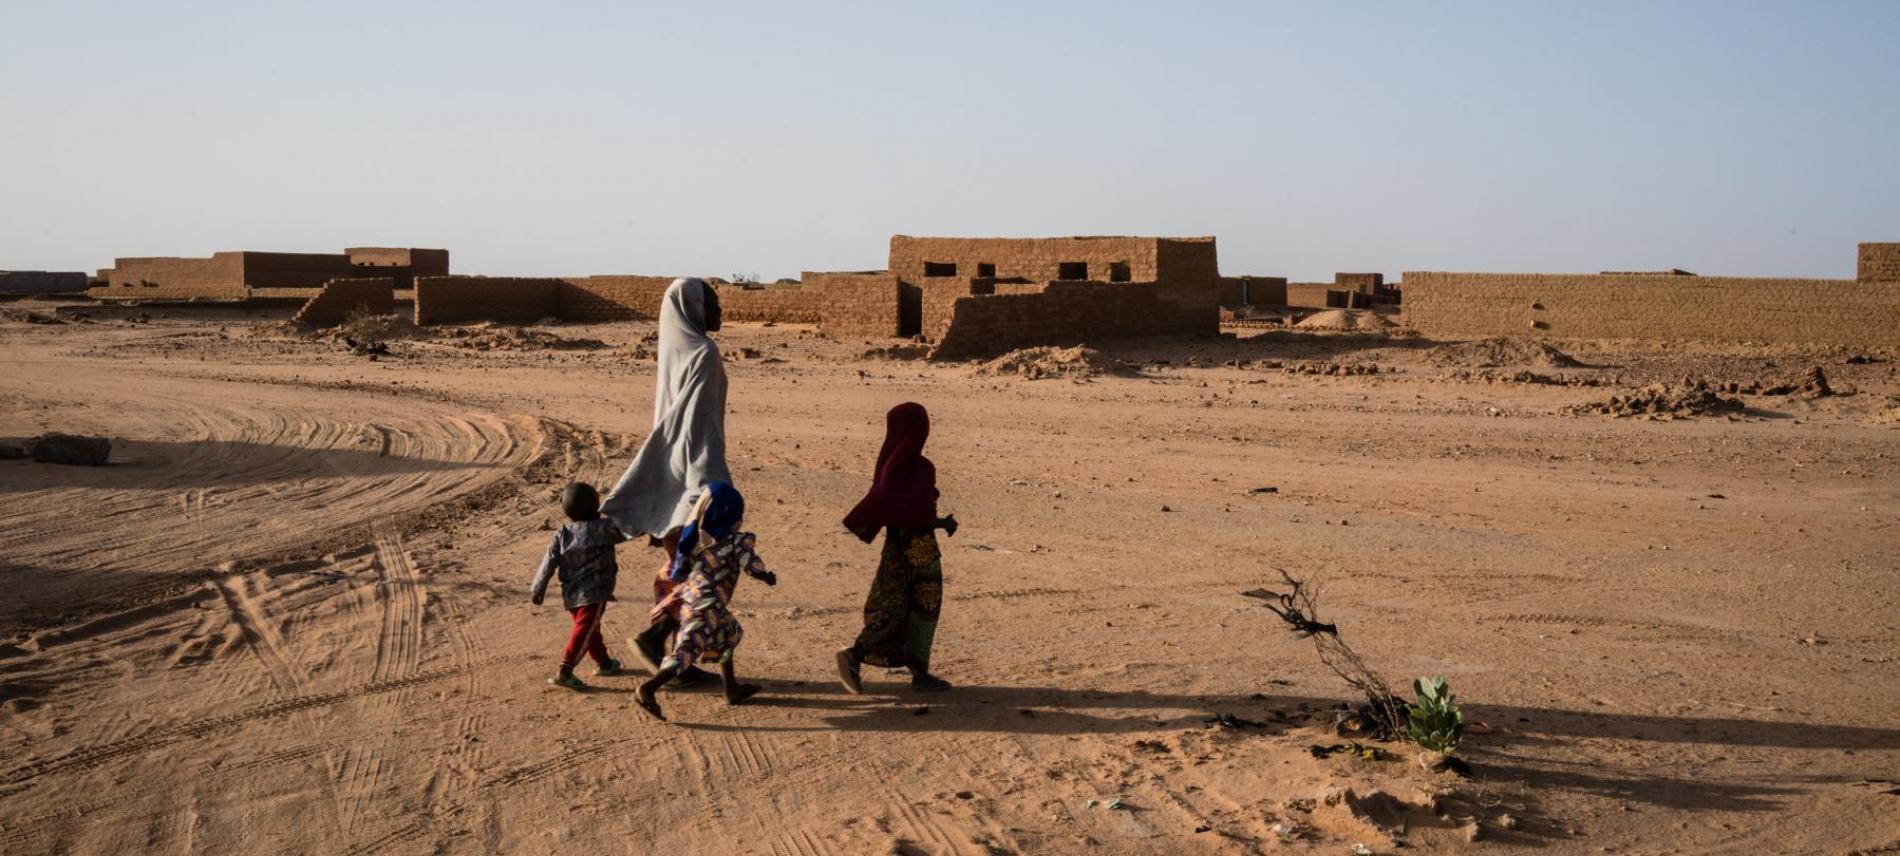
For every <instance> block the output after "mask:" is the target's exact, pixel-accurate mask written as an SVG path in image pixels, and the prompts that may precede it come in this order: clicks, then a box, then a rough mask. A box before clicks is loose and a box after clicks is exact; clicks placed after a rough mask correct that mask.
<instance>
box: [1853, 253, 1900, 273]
mask: <svg viewBox="0 0 1900 856" xmlns="http://www.w3.org/2000/svg"><path fill="white" fill-rule="evenodd" d="M1854 278H1855V279H1858V280H1860V281H1862V282H1900V244H1861V245H1860V269H1859V273H1857V274H1856V275H1855V277H1854Z"/></svg>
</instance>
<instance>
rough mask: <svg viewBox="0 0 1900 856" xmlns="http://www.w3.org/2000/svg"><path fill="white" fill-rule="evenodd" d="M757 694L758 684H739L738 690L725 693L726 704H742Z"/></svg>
mask: <svg viewBox="0 0 1900 856" xmlns="http://www.w3.org/2000/svg"><path fill="white" fill-rule="evenodd" d="M758 694H759V685H758V684H740V685H739V687H738V689H735V690H733V691H732V692H729V693H726V704H744V703H745V700H746V699H749V698H751V697H753V696H755V695H758Z"/></svg>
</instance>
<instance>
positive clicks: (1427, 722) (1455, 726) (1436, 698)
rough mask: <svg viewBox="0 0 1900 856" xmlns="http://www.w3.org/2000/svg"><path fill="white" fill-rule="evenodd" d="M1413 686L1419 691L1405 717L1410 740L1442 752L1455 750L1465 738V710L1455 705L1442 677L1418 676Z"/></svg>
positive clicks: (1444, 753)
mask: <svg viewBox="0 0 1900 856" xmlns="http://www.w3.org/2000/svg"><path fill="white" fill-rule="evenodd" d="M1412 689H1413V691H1415V692H1417V693H1418V700H1417V701H1415V702H1413V703H1412V709H1411V711H1410V713H1409V715H1408V716H1407V717H1406V726H1407V730H1408V731H1409V732H1410V733H1411V737H1412V742H1413V743H1417V744H1418V745H1419V748H1421V749H1424V750H1426V751H1428V752H1436V753H1439V754H1441V755H1450V754H1451V753H1453V752H1456V751H1458V744H1459V743H1460V742H1462V741H1463V740H1464V738H1465V712H1464V711H1462V710H1459V709H1458V702H1457V701H1455V700H1453V699H1452V696H1451V689H1450V688H1449V687H1447V686H1445V679H1444V678H1442V677H1430V678H1419V679H1418V680H1415V681H1413V682H1412Z"/></svg>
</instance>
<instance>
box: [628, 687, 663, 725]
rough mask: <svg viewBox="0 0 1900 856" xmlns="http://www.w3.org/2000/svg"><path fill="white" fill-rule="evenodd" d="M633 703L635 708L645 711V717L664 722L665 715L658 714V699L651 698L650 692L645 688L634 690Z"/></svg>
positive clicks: (651, 692)
mask: <svg viewBox="0 0 1900 856" xmlns="http://www.w3.org/2000/svg"><path fill="white" fill-rule="evenodd" d="M633 703H634V705H635V706H637V707H639V708H640V709H641V710H643V711H646V715H648V716H651V717H653V718H654V719H657V720H659V721H661V722H665V721H666V714H664V713H661V712H660V702H659V700H658V699H656V698H654V697H653V691H652V690H649V689H647V688H646V687H640V688H639V689H636V690H634V691H633Z"/></svg>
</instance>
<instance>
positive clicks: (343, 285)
mask: <svg viewBox="0 0 1900 856" xmlns="http://www.w3.org/2000/svg"><path fill="white" fill-rule="evenodd" d="M395 311H396V280H395V279H393V278H391V277H371V278H358V279H333V280H330V281H329V282H326V283H324V284H323V288H322V289H320V290H319V291H318V292H317V295H316V296H315V297H312V298H310V301H309V302H308V303H305V304H304V305H303V308H302V309H299V310H297V314H296V315H295V316H294V317H293V320H296V321H298V322H301V323H304V324H308V325H310V326H312V327H334V326H336V325H338V324H341V323H343V322H345V321H348V320H349V319H350V316H351V315H352V314H355V313H359V312H360V313H363V314H365V315H388V314H390V313H392V312H395Z"/></svg>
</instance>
